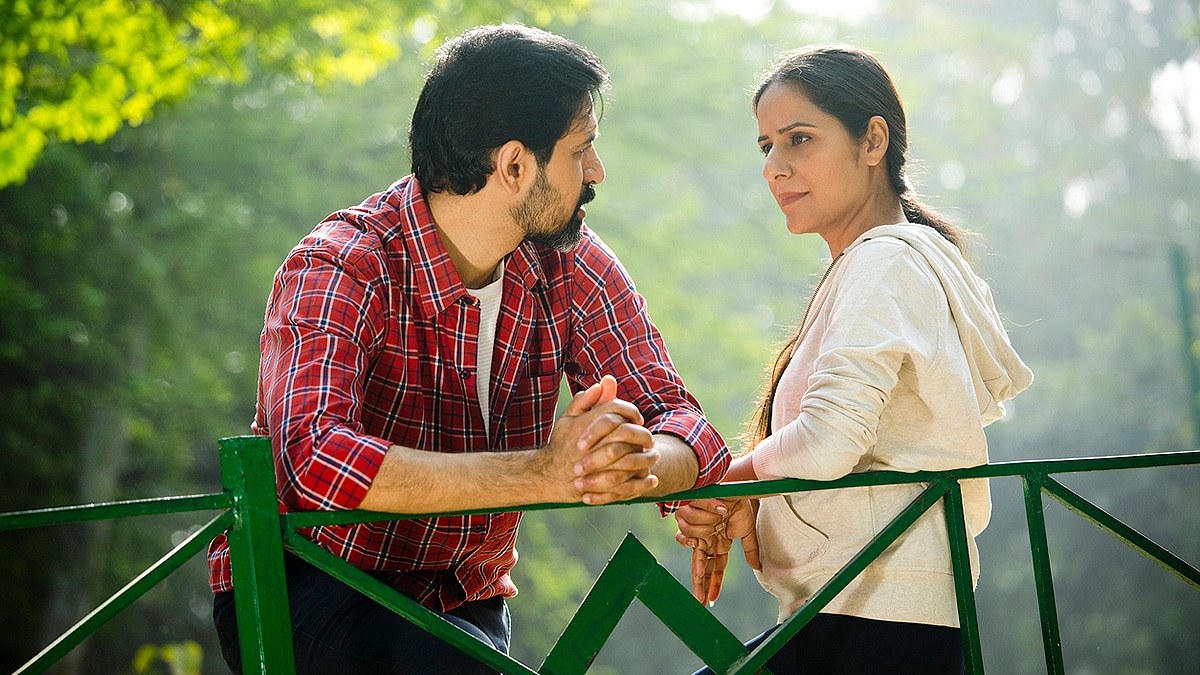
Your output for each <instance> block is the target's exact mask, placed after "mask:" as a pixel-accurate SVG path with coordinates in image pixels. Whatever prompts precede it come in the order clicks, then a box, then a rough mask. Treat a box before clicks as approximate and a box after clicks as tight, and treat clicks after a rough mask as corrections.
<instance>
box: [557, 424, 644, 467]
mask: <svg viewBox="0 0 1200 675" xmlns="http://www.w3.org/2000/svg"><path fill="white" fill-rule="evenodd" d="M659 459H660V455H659V452H658V450H655V449H654V437H653V436H651V435H650V432H649V431H646V429H645V428H644V427H639V426H637V425H633V424H623V425H621V426H620V427H618V428H617V429H614V430H613V432H612V433H610V434H608V435H607V436H605V437H604V438H603V439H602V440H601V441H600V442H599V443H597V444H596V445H594V446H592V449H591V450H590V451H589V452H588V453H587V454H586V455H584V456H582V457H580V458H579V460H578V461H576V462H575V475H576V476H586V475H588V474H591V473H596V472H598V471H614V470H615V471H639V470H644V469H648V468H650V467H652V466H654V465H655V464H657V463H658V460H659Z"/></svg>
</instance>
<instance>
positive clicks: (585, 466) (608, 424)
mask: <svg viewBox="0 0 1200 675" xmlns="http://www.w3.org/2000/svg"><path fill="white" fill-rule="evenodd" d="M616 394H617V381H616V380H615V379H614V378H613V377H612V376H611V375H605V376H604V377H602V378H601V379H600V381H599V382H598V383H596V384H593V385H592V386H591V387H588V388H587V389H585V390H583V391H581V392H579V393H578V394H576V395H575V397H574V398H573V399H572V400H571V403H570V405H568V406H567V409H566V410H565V411H564V412H563V414H562V416H561V417H559V418H558V421H557V422H556V423H555V425H554V431H553V432H551V434H550V443H549V444H548V445H547V446H546V447H545V448H544V450H545V452H546V454H547V456H548V457H549V458H550V460H551V464H552V466H551V467H549V469H550V471H552V472H554V473H556V474H557V476H558V480H557V481H556V482H557V483H558V484H559V485H560V486H561V487H562V488H563V495H562V496H563V499H562V501H582V502H583V503H585V504H608V503H610V502H615V501H622V500H626V499H635V498H637V497H640V496H642V494H644V493H645V492H646V491H648V490H652V489H654V488H655V487H656V486H657V485H658V477H657V476H655V475H654V474H653V473H651V472H650V470H651V469H652V468H653V467H654V465H655V464H657V463H658V460H659V452H658V451H657V450H655V448H654V436H653V435H652V434H651V433H650V431H649V430H648V429H646V427H644V426H642V424H643V421H644V420H643V419H642V414H641V412H639V411H638V409H637V408H636V407H634V405H633V404H632V403H629V402H628V401H623V400H621V399H618V398H617V397H616ZM564 472H565V473H566V475H563V474H564Z"/></svg>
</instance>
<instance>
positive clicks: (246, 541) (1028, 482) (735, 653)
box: [0, 437, 1200, 675]
mask: <svg viewBox="0 0 1200 675" xmlns="http://www.w3.org/2000/svg"><path fill="white" fill-rule="evenodd" d="M220 451H221V466H222V483H223V488H224V491H223V492H221V493H217V494H205V495H193V496H181V497H166V498H159V499H144V500H130V501H122V502H109V503H104V504H84V505H77V506H68V507H59V508H52V509H37V510H30V511H19V512H13V513H4V514H0V531H3V530H14V529H23V528H33V527H45V526H51V525H56V524H61V523H69V522H80V521H90V520H99V519H109V518H123V517H132V516H140V515H153V514H167V513H183V512H195V511H211V510H220V511H221V513H220V514H218V515H217V516H216V517H214V518H213V519H212V520H210V521H208V523H207V524H206V525H204V526H203V527H202V528H201V529H200V530H199V531H198V532H196V533H195V534H193V535H192V536H191V537H188V539H186V540H185V541H184V542H182V543H181V544H179V545H178V546H176V547H175V548H174V549H173V550H172V551H171V552H169V553H168V554H167V555H165V556H164V557H163V558H162V559H160V560H159V561H158V562H157V563H155V564H154V565H153V566H151V567H150V568H148V569H147V570H146V571H145V572H143V573H142V574H141V575H139V576H138V577H137V578H135V579H134V580H133V581H131V582H130V583H129V584H127V585H126V586H125V587H124V588H122V589H121V590H120V591H118V592H117V593H116V594H114V595H113V596H112V597H111V598H109V599H108V600H106V601H105V602H104V603H103V604H101V605H100V606H99V607H97V609H96V610H94V611H93V612H92V613H90V614H89V615H88V616H86V617H84V618H83V619H82V620H81V621H80V622H79V623H78V624H76V626H75V627H73V628H72V629H70V630H69V631H67V632H66V633H64V634H63V635H62V636H61V637H60V638H58V639H57V640H55V641H54V642H53V643H52V644H51V645H49V646H47V647H46V648H45V649H44V650H43V651H42V652H40V653H39V654H38V655H37V656H35V657H34V658H33V659H32V660H31V661H30V662H29V663H27V664H25V666H23V667H22V669H21V670H20V671H18V672H20V673H22V674H23V673H37V672H42V671H44V670H45V669H46V668H48V667H50V666H51V665H52V664H53V663H55V662H56V661H58V660H59V659H61V658H62V657H63V656H65V655H66V654H67V653H68V652H70V651H71V649H73V648H74V647H75V646H77V645H78V644H79V643H80V642H82V641H83V640H84V639H86V638H87V637H88V636H89V635H90V634H91V633H93V632H95V630H96V629H98V628H99V626H100V625H102V624H103V623H104V622H106V621H107V620H108V619H109V618H111V617H112V616H113V615H115V614H116V613H117V612H119V611H121V610H123V609H125V608H126V607H128V606H129V605H130V604H131V603H132V602H134V601H135V600H136V598H137V597H139V596H141V595H142V594H143V593H145V592H146V591H147V590H148V589H149V588H151V587H152V586H154V585H155V584H157V583H159V582H160V581H161V580H162V579H163V578H165V577H166V575H168V574H170V573H171V572H172V571H173V570H174V569H176V568H178V567H179V566H180V565H181V564H182V563H183V562H184V561H185V560H187V559H188V558H189V557H191V556H192V555H195V554H196V553H198V552H199V551H201V550H203V548H204V546H205V544H206V543H207V541H208V540H209V539H210V538H212V537H213V536H215V535H216V534H217V533H219V532H220V531H222V530H227V531H228V535H229V537H230V545H231V555H232V557H233V560H232V564H233V570H234V575H235V578H236V580H237V587H238V593H237V611H238V618H239V624H240V625H241V627H242V628H241V634H240V639H241V640H242V647H243V648H242V652H243V656H244V659H245V663H244V664H243V665H244V668H245V672H247V673H268V672H269V673H272V675H274V674H275V673H282V674H285V675H286V674H287V673H292V672H294V670H295V669H294V654H293V653H292V644H291V627H290V621H289V617H288V608H287V595H286V580H285V576H284V573H283V550H284V546H285V545H286V546H287V547H288V548H290V549H292V550H294V552H295V554H296V555H298V556H300V557H302V558H304V559H306V560H308V561H309V562H311V563H313V564H315V565H317V566H318V567H321V568H323V569H326V570H327V571H329V572H330V573H331V574H333V575H334V576H336V577H338V578H340V579H342V580H343V581H346V582H347V583H350V584H351V585H353V586H355V587H357V588H359V589H361V590H363V591H364V592H365V593H367V594H368V595H369V596H370V597H372V598H374V599H376V600H377V601H378V602H380V603H382V604H384V605H385V606H387V607H388V608H389V609H391V610H392V611H394V612H396V613H398V614H400V615H401V616H404V617H406V618H408V619H409V620H411V621H413V622H414V623H415V624H416V625H419V626H421V627H422V628H424V629H425V630H428V631H430V632H431V633H433V634H435V635H437V636H438V637H440V638H442V639H444V640H446V641H448V642H450V643H452V644H455V645H456V646H458V647H459V648H460V649H462V650H463V651H465V652H467V653H469V654H471V655H472V656H474V657H475V658H477V659H479V660H480V661H482V662H483V663H485V664H488V665H489V666H491V667H493V668H495V669H496V670H498V671H500V672H502V673H512V674H521V675H529V674H531V673H545V674H546V675H551V674H553V675H572V674H575V673H584V672H586V670H587V667H588V665H589V664H590V663H591V660H592V659H594V658H595V656H596V654H597V653H599V651H600V649H601V648H602V647H603V646H604V643H605V642H606V641H607V639H608V638H609V636H610V635H611V633H612V630H613V629H614V628H615V626H616V624H617V623H618V622H619V621H620V619H621V616H622V615H623V614H624V612H625V611H626V610H627V609H628V607H629V606H630V605H631V604H632V602H633V601H634V600H635V599H636V600H640V601H641V602H642V603H643V604H644V605H645V606H646V607H647V608H648V609H649V610H650V611H651V612H652V613H653V614H654V615H655V616H657V617H658V618H659V619H660V620H662V621H663V623H664V624H665V625H666V626H667V627H668V628H669V629H670V630H671V631H672V632H673V633H674V634H675V635H676V636H678V637H679V638H680V640H682V641H683V642H684V644H685V645H686V646H687V647H688V648H689V649H690V650H691V651H692V652H693V653H695V654H697V656H699V657H700V658H701V659H702V660H703V661H704V663H705V664H707V665H708V666H710V667H712V668H713V670H714V671H716V672H718V673H755V672H766V671H765V669H764V665H765V663H766V661H767V660H768V659H769V658H770V657H771V655H773V654H774V653H775V652H776V651H777V650H778V649H779V648H780V647H781V646H782V645H783V644H784V643H785V642H786V641H787V639H789V638H790V637H791V636H793V635H795V633H796V632H797V631H799V630H800V629H801V628H802V627H803V626H804V625H805V624H806V623H807V622H808V621H809V620H810V619H811V618H812V617H813V616H815V615H816V613H817V612H819V611H820V610H821V608H823V607H824V606H825V605H826V604H827V603H828V602H830V601H831V600H832V599H833V598H834V597H835V596H836V595H837V594H838V593H839V592H840V591H841V590H842V589H843V588H845V586H846V585H847V584H848V583H849V582H850V581H851V580H852V579H853V578H854V577H855V576H857V575H858V574H859V573H861V572H862V570H863V569H865V568H866V567H867V566H868V565H869V564H870V563H871V561H873V560H874V559H875V558H876V557H877V556H879V555H880V554H881V553H882V552H883V551H884V550H886V548H887V547H888V546H889V545H891V544H892V543H893V542H894V541H895V540H896V539H897V538H899V537H900V536H901V535H902V534H903V532H904V531H906V530H907V529H908V528H909V527H910V526H911V525H912V524H913V523H914V522H916V520H917V519H918V518H919V517H920V516H921V515H922V514H924V513H925V512H926V511H928V510H929V509H930V508H931V507H932V506H933V505H934V504H936V503H937V502H938V501H939V500H942V501H943V502H944V505H945V517H946V523H947V528H948V531H949V534H950V547H951V555H952V559H953V562H954V574H955V584H956V593H957V599H958V608H959V615H960V618H961V620H962V626H963V640H964V643H963V644H964V653H965V654H966V657H967V665H968V672H971V673H982V672H983V663H982V658H981V655H980V650H979V630H978V620H977V617H976V615H975V614H976V613H975V601H974V591H973V587H972V586H973V584H972V583H971V574H970V564H969V558H968V553H967V550H968V549H967V534H966V528H965V522H964V518H963V508H962V495H961V492H960V490H959V481H961V480H965V479H970V478H994V477H1003V476H1017V477H1020V478H1021V480H1022V482H1023V487H1024V494H1025V503H1026V517H1027V520H1028V523H1029V536H1030V549H1031V553H1032V557H1033V565H1034V578H1035V585H1036V587H1037V594H1038V607H1039V613H1040V615H1041V618H1042V632H1043V642H1044V647H1045V651H1046V662H1047V671H1048V673H1051V674H1056V673H1063V672H1065V668H1064V666H1063V658H1062V645H1061V638H1060V635H1059V630H1058V612H1057V608H1056V606H1055V601H1054V588H1053V580H1052V573H1051V565H1050V554H1049V547H1048V544H1047V535H1046V525H1045V518H1044V516H1043V509H1044V505H1043V500H1042V493H1043V492H1044V493H1045V494H1047V495H1048V496H1050V497H1051V498H1052V499H1054V500H1055V501H1056V502H1058V503H1060V504H1061V505H1063V506H1064V507H1066V508H1067V509H1068V510H1070V511H1072V512H1074V513H1075V514H1077V515H1079V516H1080V517H1082V518H1084V519H1086V520H1088V521H1090V522H1092V523H1094V524H1095V525H1097V526H1098V527H1100V528H1101V529H1102V530H1104V531H1105V532H1107V533H1109V534H1110V535H1111V536H1113V537H1115V538H1117V539H1119V540H1121V541H1123V542H1124V543H1126V544H1127V545H1128V546H1130V547H1131V548H1133V549H1134V550H1136V551H1138V552H1139V553H1141V554H1142V555H1144V556H1146V557H1147V558H1150V559H1151V560H1153V561H1154V562H1155V563H1156V564H1158V565H1160V566H1162V567H1163V568H1164V569H1166V570H1167V571H1169V572H1171V573H1172V574H1174V575H1175V576H1177V577H1179V578H1180V579H1181V580H1183V581H1184V582H1185V583H1187V584H1189V585H1190V586H1191V587H1193V588H1195V589H1200V572H1198V571H1197V569H1196V568H1195V567H1193V566H1192V565H1190V564H1188V563H1187V562H1185V561H1183V560H1181V559H1180V558H1179V557H1178V556H1175V555H1174V554H1172V553H1171V552H1170V551H1168V550H1167V549H1166V548H1164V547H1162V546H1160V545H1159V544H1157V543H1155V542H1154V541H1152V540H1150V539H1149V538H1148V537H1146V536H1145V535H1143V534H1141V533H1140V532H1137V531H1136V530H1134V529H1133V528H1131V527H1129V526H1128V525H1126V524H1124V523H1122V522H1121V521H1120V520H1119V519H1117V518H1115V517H1113V516H1112V515H1111V514H1109V513H1107V512H1105V511H1104V510H1103V509H1100V508H1099V507H1097V506H1096V505H1094V504H1092V503H1091V502H1089V501H1087V500H1086V499H1084V498H1083V497H1081V496H1079V495H1078V494H1076V493H1074V492H1072V491H1070V490H1069V489H1067V488H1066V487H1064V486H1062V485H1061V484H1060V483H1058V482H1056V481H1054V480H1053V479H1051V478H1050V477H1049V475H1050V474H1068V473H1079V472H1093V471H1110V470H1117V469H1134V468H1149V467H1165V466H1180V465H1194V464H1200V451H1188V452H1175V453H1161V454H1155V455H1128V456H1119V457H1100V458H1079V459H1056V460H1035V461H1022V462H1005V463H999V464H990V465H986V466H980V467H972V468H968V469H960V470H955V471H946V472H921V473H911V474H909V473H893V472H879V473H868V474H854V475H851V476H847V477H845V478H843V479H839V480H836V481H828V482H822V481H804V480H775V481H758V482H750V483H735V484H725V485H719V486H710V487H707V488H700V489H697V490H690V491H687V492H683V493H679V494H677V495H672V496H671V499H680V500H684V499H697V498H702V497H726V498H729V497H745V496H756V495H765V494H778V493H787V492H800V491H809V490H827V489H837V488H846V487H859V486H867V485H884V484H901V483H927V484H929V487H927V488H926V489H925V490H924V491H923V492H922V494H921V495H920V496H919V497H918V498H917V499H915V500H914V501H913V502H912V503H911V504H910V505H909V506H908V507H907V508H906V509H905V510H904V511H903V512H902V513H900V514H899V515H898V516H897V517H896V518H895V519H894V520H893V521H892V522H891V523H890V524H889V525H888V527H886V528H885V529H884V530H883V531H882V532H880V533H879V535H878V536H876V537H875V538H874V539H873V540H872V541H871V542H870V543H869V544H868V545H867V546H866V547H865V548H864V549H863V550H862V551H860V552H859V553H858V554H857V555H856V556H855V557H854V558H853V559H852V560H851V561H850V562H849V563H848V564H847V565H846V566H845V567H844V568H843V569H842V570H840V571H839V572H838V573H837V574H836V575H834V577H833V578H832V579H830V581H829V582H828V583H826V585H825V586H823V587H822V588H821V589H820V590H819V591H818V592H817V594H816V595H815V596H814V597H813V598H811V599H810V600H809V602H808V603H806V604H805V605H804V606H803V607H802V608H801V609H800V610H798V611H797V612H796V613H795V614H794V615H793V616H792V617H790V618H789V619H788V620H787V621H785V622H784V623H783V624H782V625H781V626H780V628H779V629H778V630H776V631H775V632H774V633H773V634H772V636H771V637H770V638H768V639H767V640H765V641H764V642H763V643H762V644H760V645H759V646H758V647H756V648H755V649H754V650H752V651H747V650H746V648H745V647H744V646H742V645H741V643H740V642H739V641H738V640H737V638H736V637H735V636H734V635H733V634H732V633H730V632H729V630H728V629H727V628H725V627H724V626H723V625H721V624H720V622H719V621H717V619H716V618H715V617H713V616H712V614H711V613H709V612H708V610H707V609H706V608H705V607H704V606H703V605H701V604H700V603H698V602H696V601H695V600H694V599H693V598H692V597H691V594H690V593H689V592H688V590H687V588H686V587H685V586H684V585H683V584H681V583H679V582H678V581H677V580H676V579H674V577H673V576H672V575H671V574H670V573H669V572H668V571H667V570H666V569H664V568H663V567H662V566H661V565H659V564H658V563H657V561H655V560H654V557H653V556H652V555H651V554H650V553H649V551H647V550H646V549H645V547H644V546H642V545H641V543H640V542H638V541H637V540H636V539H635V538H633V537H632V535H630V536H629V537H627V538H626V540H625V541H624V542H622V544H621V546H620V547H619V548H618V550H617V551H616V552H615V553H614V555H613V557H612V559H611V560H610V561H609V563H608V565H607V566H606V567H605V570H604V572H603V573H602V574H601V576H600V578H598V579H597V581H596V583H595V585H594V586H593V588H592V590H591V591H590V592H589V593H588V595H587V597H586V598H585V599H584V602H583V604H582V605H581V606H580V607H579V609H578V611H577V612H576V614H575V617H574V618H573V619H572V620H571V622H570V624H569V625H568V626H567V628H566V629H565V630H564V631H563V634H562V636H560V638H559V640H558V642H557V643H556V644H555V646H554V647H553V649H552V650H551V652H550V654H549V655H548V656H547V657H546V660H545V662H544V663H543V665H542V667H541V668H540V669H539V670H537V671H534V670H532V669H530V668H529V667H528V666H525V665H524V664H521V663H520V662H518V661H516V660H514V659H512V658H510V657H508V656H507V655H505V654H501V653H499V652H497V651H495V650H493V649H491V647H490V646H488V645H486V644H484V643H482V642H480V641H478V640H476V639H475V638H474V637H472V636H470V635H469V634H467V633H465V632H463V631H461V630H459V629H458V628H457V627H456V626H454V625H453V624H451V623H449V622H447V621H445V620H444V619H443V618H441V617H440V616H439V615H437V614H436V613H434V612H431V611H430V610H428V609H426V608H424V607H422V606H420V605H419V604H418V603H416V602H414V601H413V600H411V599H410V598H408V597H407V596H404V595H403V594H401V593H398V592H397V591H395V590H394V589H392V588H391V587H390V586H388V585H387V584H385V583H383V582H381V581H379V580H378V579H376V578H375V577H373V576H371V575H370V574H367V573H365V572H363V571H361V570H359V569H357V568H355V567H353V566H351V565H349V564H348V563H346V562H345V561H343V560H341V559H339V558H337V557H335V556H333V555H331V554H329V553H328V552H327V551H325V550H324V549H322V548H320V547H318V546H316V545H315V544H313V543H312V542H311V541H309V540H308V539H306V538H304V537H302V536H300V535H298V534H296V532H295V529H296V528H299V527H312V526H314V525H319V524H335V523H354V522H368V521H378V520H391V519H403V518H407V517H417V516H420V517H428V516H429V515H449V514H406V515H397V514H386V513H373V512H363V511H349V512H313V513H296V514H285V515H281V514H279V512H278V504H277V500H276V492H275V477H274V466H273V461H272V458H271V445H270V441H269V439H266V438H261V437H234V438H229V439H222V440H221V443H220ZM656 501H660V499H652V498H645V499H638V500H631V501H629V502H623V504H640V503H648V502H656ZM557 508H589V507H585V506H583V505H581V504H537V505H532V506H529V507H522V510H528V511H534V510H541V509H557ZM592 508H594V507H592ZM487 512H490V511H488V510H482V509H481V510H474V511H463V512H457V513H487Z"/></svg>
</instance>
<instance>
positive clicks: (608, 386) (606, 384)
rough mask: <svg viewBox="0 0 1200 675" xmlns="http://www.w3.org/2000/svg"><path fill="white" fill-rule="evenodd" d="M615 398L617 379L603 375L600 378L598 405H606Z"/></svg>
mask: <svg viewBox="0 0 1200 675" xmlns="http://www.w3.org/2000/svg"><path fill="white" fill-rule="evenodd" d="M616 397H617V378H615V377H613V376H612V375H605V376H604V377H602V378H600V401H599V402H600V403H608V402H609V401H611V400H613V399H615V398H616Z"/></svg>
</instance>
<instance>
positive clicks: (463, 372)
mask: <svg viewBox="0 0 1200 675" xmlns="http://www.w3.org/2000/svg"><path fill="white" fill-rule="evenodd" d="M458 376H459V377H461V378H462V379H464V380H469V379H471V371H469V370H467V369H466V368H463V369H462V370H460V371H458Z"/></svg>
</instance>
